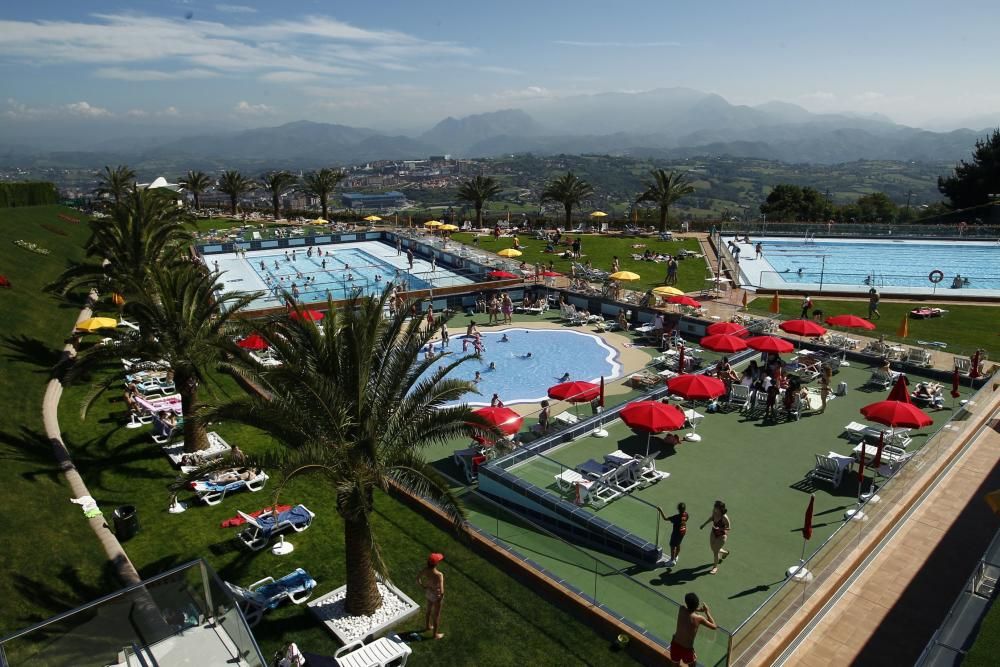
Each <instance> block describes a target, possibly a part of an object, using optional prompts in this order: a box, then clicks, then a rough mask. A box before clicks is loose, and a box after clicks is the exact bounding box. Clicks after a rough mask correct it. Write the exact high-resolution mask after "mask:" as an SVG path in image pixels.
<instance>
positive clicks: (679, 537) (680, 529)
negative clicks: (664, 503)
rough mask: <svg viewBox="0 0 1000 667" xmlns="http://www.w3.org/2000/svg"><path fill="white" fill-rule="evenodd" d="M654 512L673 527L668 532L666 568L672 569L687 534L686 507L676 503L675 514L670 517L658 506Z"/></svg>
mask: <svg viewBox="0 0 1000 667" xmlns="http://www.w3.org/2000/svg"><path fill="white" fill-rule="evenodd" d="M656 511H657V512H659V513H660V516H661V517H662V518H663V520H664V521H669V522H670V523H671V524H672V525H673V528H671V530H670V560H668V561H667V567H674V566H675V565H677V559H678V557H679V556H680V554H681V542H683V541H684V536H685V535H686V534H687V521H688V513H687V506H686V505H685V504H684V503H677V514H674V515H672V516H667V515H666V514H664V513H663V510H662V509H660V507H659V506H658V505H657V507H656Z"/></svg>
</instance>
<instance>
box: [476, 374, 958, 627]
mask: <svg viewBox="0 0 1000 667" xmlns="http://www.w3.org/2000/svg"><path fill="white" fill-rule="evenodd" d="M870 373H871V371H870V369H867V368H864V367H860V366H855V367H850V368H846V367H845V368H842V369H841V372H840V373H839V374H838V375H837V376H835V378H834V380H835V382H836V383H839V382H840V381H845V382H847V384H848V393H847V395H846V396H842V397H837V398H835V399H834V400H831V401H830V402H829V403H828V405H827V409H826V412H825V413H823V414H809V413H806V414H803V416H802V418H801V419H800V420H799V421H780V422H778V423H765V422H763V421H761V420H760V419H751V418H749V417H747V416H745V415H742V414H740V413H738V412H730V413H717V414H706V416H705V419H704V420H703V421H702V422H701V423H700V424H699V425H698V429H697V432H698V434H699V435H701V436H702V441H701V442H686V441H685V442H682V443H681V444H680V445H678V446H677V447H676V448H665V447H664V446H662V444H661V445H657V444H656V440H655V439H654V444H653V445H652V446H651V448H652V450H654V451H655V450H659V451H660V453H659V455H658V457H657V459H656V465H657V468H658V469H659V470H662V471H665V472H669V473H670V477H669V478H668V479H665V480H663V481H660V482H659V483H657V484H654V485H651V486H649V487H647V488H645V489H639V490H636V491H634V492H633V493H632V494H630V495H627V496H625V497H622V498H619V499H617V500H615V501H613V502H611V503H609V504H608V505H606V506H605V507H603V508H601V509H599V510H593V509H591V511H594V512H595V513H596V514H597V515H598V516H600V517H602V518H603V519H605V520H607V521H609V522H611V523H614V524H616V525H619V526H621V527H623V528H625V529H626V530H629V531H631V532H633V533H635V534H636V535H639V536H641V537H644V538H645V539H647V540H649V541H651V542H654V543H658V544H660V545H661V546H662V547H663V548H664V550H665V551H667V550H668V549H669V547H668V546H667V544H668V540H669V533H670V526H669V524H666V523H664V522H661V521H660V520H659V519H658V517H657V513H656V509H655V506H657V505H659V506H661V507H662V508H663V509H664V511H665V512H666V513H667V514H668V515H669V514H673V513H674V511H675V507H676V505H677V503H678V502H684V503H686V504H687V509H688V513H689V514H690V521H689V524H688V534H687V537H686V538H685V540H684V543H683V547H682V551H681V557H680V561H679V565H678V566H677V567H674V568H673V569H672V570H664V569H657V570H653V571H632V576H633V577H635V578H636V579H638V580H639V581H641V582H643V583H645V584H647V585H649V586H650V587H652V588H654V589H656V590H659V591H662V592H663V593H664V594H665V595H667V596H669V597H670V598H672V599H674V600H680V599H681V598H683V596H684V594H685V593H687V592H689V591H694V592H695V593H697V594H698V595H699V596H700V597H701V598H702V599H704V600H706V601H708V602H709V604H710V605H711V606H712V609H713V612H714V614H715V618H716V620H717V621H719V622H720V623H721V624H722V625H724V626H726V627H728V628H730V629H733V628H735V627H736V626H738V625H739V624H740V623H741V622H742V621H743V620H744V619H746V618H747V617H748V616H749V615H750V614H751V613H752V612H753V611H754V609H756V608H757V607H758V606H759V605H760V604H762V603H763V602H764V601H765V599H766V598H767V597H768V595H769V594H770V593H771V592H773V591H774V590H775V589H776V588H777V586H778V585H780V584H781V583H782V582H783V581H784V572H785V569H786V568H787V567H789V566H791V565H793V564H795V563H796V562H797V561H798V559H799V555H800V553H801V550H802V544H803V541H802V537H801V527H802V522H803V517H804V513H805V509H806V505H807V504H808V502H809V494H810V493H811V492H815V494H816V506H815V515H814V516H815V519H814V524H813V526H814V533H813V537H812V540H811V541H810V542H809V544H808V545H807V549H806V553H807V555H808V554H809V553H811V552H812V551H813V550H815V549H817V548H818V547H819V546H820V545H821V544H822V543H823V542H824V540H825V539H826V538H827V537H829V536H830V535H831V534H832V533H833V532H834V531H835V530H836V529H837V527H838V526H840V525H841V524H842V522H843V514H844V511H845V510H847V509H849V508H851V507H853V506H854V504H855V499H856V496H857V478H856V475H855V474H845V478H844V482H843V484H842V485H841V488H840V489H837V490H834V489H833V488H832V487H831V486H829V485H826V484H822V483H820V484H818V485H813V484H812V483H811V482H809V481H807V480H806V474H807V473H808V472H809V471H810V470H812V468H813V465H814V463H815V454H826V453H827V452H829V451H835V452H839V453H841V454H850V453H851V450H852V448H853V446H854V445H853V444H852V443H850V442H849V441H848V440H847V439H846V436H845V435H844V433H843V427H844V426H845V425H846V424H848V423H849V422H851V421H861V422H863V421H864V419H863V418H861V415H860V414H859V410H860V408H861V407H862V406H864V405H867V404H868V403H872V402H874V401H877V400H881V399H883V398H885V396H886V394H887V391H882V390H879V391H877V392H870V391H865V390H862V389H861V387H862V385H863V384H864V382H865V380H867V378H868V377H869V375H870ZM916 380H917V378H916V377H915V376H912V375H911V381H916ZM971 393H972V392H971V391H970V390H969V389H968V388H967V387H966V388H964V389H963V396H962V397H963V398H964V397H967V396H968V395H970V394H971ZM698 409H699V412H702V413H704V412H705V410H704V406H703V405H702V406H698ZM930 414H931V416H932V417H933V418H934V422H935V423H934V425H933V426H931V427H929V428H927V429H923V430H922V431H915V432H913V434H912V436H913V442H912V443H911V444H910V445H909V447H908V448H907V451H917V450H919V449H920V448H921V447H923V446H924V445H925V444H926V443H927V441H928V440H929V437H930V435H931V434H932V433H934V432H935V431H936V430H937V429H939V428H940V427H941V426H942V425H943V424H945V423H946V422H947V421H948V420H949V419H950V418H951V416H952V415H953V414H954V412H953V410H952V408H951V404H950V403H949V405H948V407H946V409H944V410H939V411H932V412H931V413H930ZM606 428H607V430H608V431H609V437H607V438H596V437H592V436H584V437H582V438H579V439H577V440H575V441H573V442H571V443H567V444H564V445H561V446H559V447H558V448H555V449H552V450H549V451H548V452H547V453H546V454H545V455H544V457H535V458H533V459H530V460H528V461H526V462H524V463H522V464H519V465H517V466H515V467H513V468H512V469H511V472H513V473H514V474H516V475H518V476H520V477H522V478H523V479H525V480H527V481H530V482H532V483H534V484H536V485H538V486H540V487H543V488H547V489H549V490H551V491H552V492H553V493H557V494H561V492H560V491H559V490H558V487H557V486H556V484H555V480H554V476H555V475H556V474H558V473H559V472H560V470H561V466H566V467H574V466H576V465H578V464H580V463H582V462H584V461H586V460H587V459H589V458H594V459H597V460H598V461H600V460H601V459H602V457H603V456H604V454H607V453H609V452H611V451H614V450H615V449H622V450H623V451H625V452H627V453H630V454H642V453H645V451H646V436H644V435H636V434H634V433H633V432H632V431H631V430H630V429H628V428H627V427H626V426H625V425H624V424H623V423H622V422H621V421H618V420H616V421H614V422H611V423H609V424H607V425H606ZM871 476H872V474H871V472H866V482H865V488H866V489H867V488H868V484H870V480H871ZM561 495H563V497H565V498H567V499H571V498H569V496H567V495H564V494H561ZM716 499H721V500H723V501H724V502H726V504H727V506H728V508H729V514H730V519H731V521H732V532H731V534H730V538H729V545H728V548H729V549H730V551H731V553H732V555H731V556H729V557H728V558H727V559H726V560H725V562H724V563H723V564H722V566H721V567H720V569H719V573H718V574H717V575H714V576H713V575H710V574H709V570H710V569H711V565H712V555H711V552H710V550H709V545H708V534H709V529H708V528H705V529H704V530H699V525H700V524H701V522H703V521H705V519H707V518H708V516H709V514H710V512H711V509H712V504H713V502H714V501H715V500H716ZM494 523H495V522H494ZM484 528H487V529H488V527H487V526H484ZM522 539H523V538H522ZM552 558H553V561H554V562H558V559H557V558H556V557H555V556H552ZM598 558H600V559H602V560H604V561H606V562H608V563H613V562H614V561H613V559H610V558H608V557H606V556H603V555H599V556H598ZM552 569H553V571H554V572H557V573H560V574H561V573H562V572H563V571H566V572H568V573H571V572H572V569H573V568H565V570H563V569H560V568H559V567H558V566H557V565H553V566H552ZM566 577H567V579H570V580H572V576H571V575H570V574H567V575H566ZM607 595H608V597H607V604H608V605H609V606H611V607H614V608H616V609H617V610H618V611H619V612H621V613H622V614H624V615H626V616H629V617H630V618H631V617H632V615H633V613H636V614H639V615H642V610H641V609H634V607H633V604H632V600H631V598H630V597H629V596H627V595H623V596H616V595H614V594H613V593H611V592H610V591H608V592H607ZM602 601H604V600H602Z"/></svg>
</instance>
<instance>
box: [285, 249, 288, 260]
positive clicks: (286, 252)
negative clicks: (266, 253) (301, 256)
mask: <svg viewBox="0 0 1000 667" xmlns="http://www.w3.org/2000/svg"><path fill="white" fill-rule="evenodd" d="M285 261H286V262H287V261H289V259H288V251H287V250H286V251H285Z"/></svg>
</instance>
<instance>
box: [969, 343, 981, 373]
mask: <svg viewBox="0 0 1000 667" xmlns="http://www.w3.org/2000/svg"><path fill="white" fill-rule="evenodd" d="M981 353H982V350H976V353H975V354H974V355H972V360H971V361H972V363H971V364H970V368H969V377H970V378H971V379H973V380H975V379H976V378H977V377H979V364H981V363H982V360H981V359H980V357H981V356H982V354H981Z"/></svg>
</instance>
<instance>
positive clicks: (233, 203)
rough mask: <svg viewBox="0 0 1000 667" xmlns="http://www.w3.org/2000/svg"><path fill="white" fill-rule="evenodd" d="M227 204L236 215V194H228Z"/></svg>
mask: <svg viewBox="0 0 1000 667" xmlns="http://www.w3.org/2000/svg"><path fill="white" fill-rule="evenodd" d="M229 205H230V207H232V211H233V215H236V195H230V196H229Z"/></svg>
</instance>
